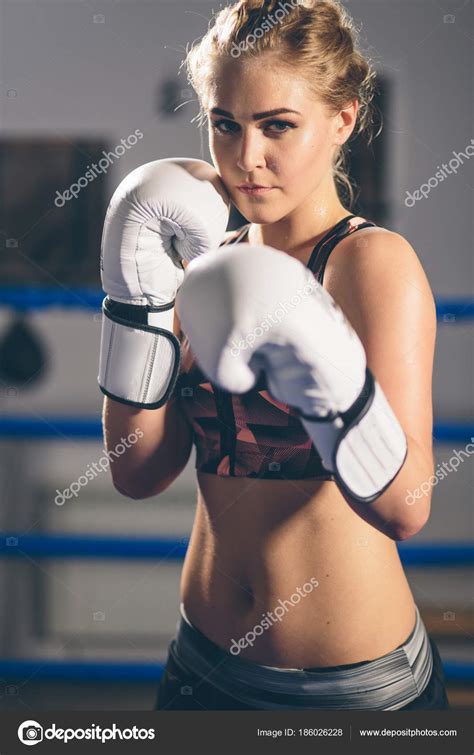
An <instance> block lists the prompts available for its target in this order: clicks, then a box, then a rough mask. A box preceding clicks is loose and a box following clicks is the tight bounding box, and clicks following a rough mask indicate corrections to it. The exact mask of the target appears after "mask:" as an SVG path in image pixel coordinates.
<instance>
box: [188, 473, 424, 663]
mask: <svg viewBox="0 0 474 755" xmlns="http://www.w3.org/2000/svg"><path fill="white" fill-rule="evenodd" d="M197 479H198V500H197V511H196V518H195V521H194V526H193V530H192V535H191V539H190V543H189V548H188V552H187V554H186V558H185V562H184V567H183V572H182V578H181V599H182V601H183V604H184V608H185V611H186V614H187V616H188V617H189V619H190V621H191V622H192V623H193V624H194V625H195V626H196V627H197V628H198V629H199V630H200V631H201V632H202V633H203V634H204V635H206V636H207V637H208V638H209V639H210V640H212V641H213V642H214V643H216V644H217V645H219V646H220V647H221V648H223V649H224V650H226V651H227V652H230V648H231V645H232V642H233V641H234V642H235V643H238V642H239V639H242V638H245V635H246V634H247V633H249V632H250V633H252V632H254V630H255V627H256V626H257V625H261V626H263V627H264V629H263V631H261V628H260V629H257V633H256V634H255V635H254V634H251V635H249V637H250V638H252V639H253V638H254V637H255V639H254V640H253V644H252V645H250V644H248V643H246V647H242V645H241V650H240V656H239V657H241V658H245V659H247V660H250V661H253V662H255V663H259V664H263V665H268V666H276V667H281V668H310V667H314V666H316V667H324V666H337V665H343V664H350V663H357V662H359V661H366V660H373V659H374V658H379V657H380V656H382V655H384V654H385V653H388V652H390V651H391V650H394V649H395V648H397V647H398V646H399V645H401V644H402V643H403V642H405V640H406V639H407V637H408V636H409V635H410V633H411V631H412V630H413V627H414V624H415V604H414V600H413V595H412V593H411V590H410V587H409V585H408V582H407V579H406V576H405V573H404V571H403V568H402V566H401V563H400V559H399V556H398V551H397V547H396V543H395V541H393V540H391V539H390V538H388V537H387V536H386V535H384V534H382V533H381V532H379V531H378V530H377V529H375V528H374V527H373V526H371V525H369V524H367V523H366V522H365V521H364V520H363V519H361V517H359V516H358V515H357V514H356V513H355V512H354V511H353V510H352V509H351V508H350V506H349V505H348V504H347V503H346V501H345V500H344V498H343V496H342V495H341V493H340V492H339V490H338V488H337V485H336V483H334V482H328V481H319V480H283V481H282V480H256V479H250V478H235V477H219V476H217V475H212V474H204V473H199V472H198V476H197ZM298 588H299V590H298ZM285 601H286V602H285ZM277 606H280V607H281V608H280V610H279V611H277V612H276V614H275V609H276V607H277ZM283 611H284V614H283ZM282 614H283V615H282ZM269 615H271V617H272V618H271V620H270V619H269V618H268V617H269ZM265 616H266V617H267V622H266V623H267V626H266V627H265V622H264V618H265ZM277 616H280V617H281V619H278V618H277ZM233 647H234V648H235V644H234V645H233Z"/></svg>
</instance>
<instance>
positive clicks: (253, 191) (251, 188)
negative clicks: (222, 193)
mask: <svg viewBox="0 0 474 755" xmlns="http://www.w3.org/2000/svg"><path fill="white" fill-rule="evenodd" d="M237 188H238V190H239V191H241V192H242V194H247V195H250V196H252V195H257V194H266V193H267V192H269V191H272V190H273V188H274V187H273V186H256V185H255V184H254V185H252V184H242V185H241V186H237Z"/></svg>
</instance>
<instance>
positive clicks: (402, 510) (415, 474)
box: [341, 436, 434, 540]
mask: <svg viewBox="0 0 474 755" xmlns="http://www.w3.org/2000/svg"><path fill="white" fill-rule="evenodd" d="M407 446H408V451H407V456H406V459H405V463H404V464H403V466H402V468H401V469H400V471H399V472H398V474H397V476H396V477H395V479H394V480H393V482H392V483H391V484H390V485H389V486H388V488H387V489H386V490H385V491H384V492H383V493H382V494H381V495H380V496H379V497H378V498H376V499H375V501H373V502H372V503H359V502H357V501H355V500H354V499H352V498H350V497H349V496H348V494H347V493H346V492H343V491H342V489H341V492H342V494H343V495H344V498H345V500H346V501H347V503H348V504H349V506H350V507H351V508H352V509H353V511H355V512H356V514H358V515H359V516H361V517H362V519H364V520H365V521H366V522H368V523H369V524H371V525H373V526H374V527H375V528H376V529H378V530H380V532H383V533H384V534H385V535H387V537H390V538H391V539H392V540H405V539H407V538H409V537H413V536H414V535H416V533H417V532H419V530H420V529H422V527H423V526H424V525H425V524H426V522H427V520H428V517H429V514H430V505H431V495H430V493H428V494H427V495H423V496H421V497H420V498H414V497H413V496H412V495H410V493H413V492H414V491H416V490H417V489H418V488H419V487H420V486H421V484H422V483H423V482H426V480H428V479H429V478H430V477H431V476H432V475H433V472H434V464H433V455H432V454H430V455H429V456H428V454H427V453H426V452H425V451H424V450H423V449H422V448H421V447H420V445H419V444H418V443H417V442H416V441H415V440H414V439H413V438H412V437H410V436H407Z"/></svg>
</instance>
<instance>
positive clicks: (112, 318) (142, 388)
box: [98, 297, 180, 409]
mask: <svg viewBox="0 0 474 755" xmlns="http://www.w3.org/2000/svg"><path fill="white" fill-rule="evenodd" d="M173 307H174V302H172V303H171V304H169V305H165V306H163V307H159V308H154V309H150V308H147V307H137V306H135V305H127V304H120V303H117V302H113V301H112V300H110V299H109V298H108V297H106V298H105V299H104V302H103V305H102V312H103V314H102V336H101V344H100V362H99V377H98V381H99V386H100V389H101V391H102V393H104V394H105V395H106V396H109V397H110V398H113V399H115V400H116V401H120V402H121V403H122V404H129V405H130V406H137V407H141V408H144V409H158V408H159V407H160V406H163V404H165V403H166V401H168V399H169V397H170V395H171V393H172V391H173V389H174V386H175V383H176V380H177V377H178V371H179V365H180V344H179V341H178V339H177V338H176V336H175V335H174V334H173V332H172V331H171V330H169V329H167V328H161V327H156V326H155V325H153V326H151V325H147V324H146V321H149V320H150V319H151V318H153V320H154V322H163V324H165V323H166V324H168V325H170V323H171V327H172V319H173ZM130 315H131V316H132V318H133V319H130Z"/></svg>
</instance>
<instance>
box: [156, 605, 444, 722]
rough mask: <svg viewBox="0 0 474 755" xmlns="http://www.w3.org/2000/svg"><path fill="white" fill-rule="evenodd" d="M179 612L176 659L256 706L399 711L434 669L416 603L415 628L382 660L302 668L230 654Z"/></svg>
mask: <svg viewBox="0 0 474 755" xmlns="http://www.w3.org/2000/svg"><path fill="white" fill-rule="evenodd" d="M180 612H181V616H180V620H179V622H178V626H177V635H176V639H175V640H174V641H173V642H172V643H171V646H170V653H171V654H172V656H173V659H174V660H175V662H176V663H178V665H182V666H184V667H185V668H187V669H188V670H190V671H191V672H193V673H194V674H196V675H198V676H199V677H200V678H206V680H207V681H208V682H209V683H211V684H213V685H214V686H215V687H216V688H218V689H220V690H221V691H222V692H224V693H225V694H228V695H231V696H232V697H234V698H236V699H238V700H240V701H241V702H243V703H245V704H246V705H250V706H253V707H256V708H263V709H293V708H294V709H304V708H311V709H314V708H319V709H324V710H331V709H332V710H340V709H344V708H347V709H361V710H397V709H398V708H401V707H403V706H405V705H407V704H408V703H409V702H411V700H414V699H415V698H416V697H418V695H420V694H421V692H422V691H423V689H424V688H425V687H426V685H427V683H428V681H429V678H430V675H431V671H432V667H433V656H432V651H431V646H430V642H429V637H428V635H427V632H426V628H425V626H424V623H423V621H422V619H421V617H420V614H419V611H418V608H417V607H416V620H415V626H414V627H413V629H412V631H411V633H410V635H409V636H408V637H407V639H406V640H405V642H403V643H402V644H401V645H399V646H398V647H397V648H395V649H394V650H392V651H390V652H389V653H386V654H385V655H383V656H381V657H380V658H376V659H374V660H370V661H361V662H358V663H353V664H346V665H341V666H332V667H321V668H315V667H313V668H302V669H299V668H278V667H272V666H265V665H262V664H258V663H254V662H252V661H248V660H246V659H243V658H240V657H237V656H236V655H233V654H232V653H228V652H227V651H226V650H224V649H223V648H221V647H219V646H218V645H216V644H215V643H214V642H212V640H210V639H209V638H208V637H206V636H205V635H204V634H203V633H202V632H200V630H199V629H197V627H195V626H194V625H193V624H192V623H191V622H190V620H189V618H188V617H187V616H186V613H185V610H184V606H183V605H182V604H181V607H180ZM349 630H350V626H349V627H348V631H349Z"/></svg>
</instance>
